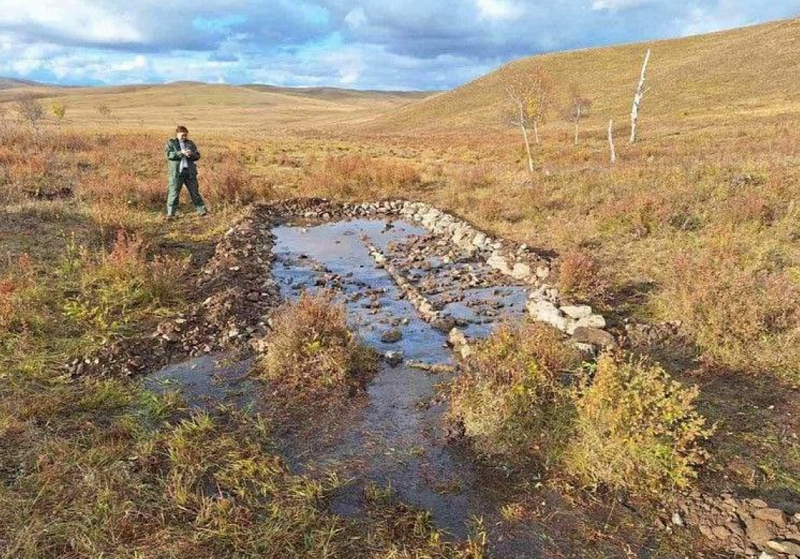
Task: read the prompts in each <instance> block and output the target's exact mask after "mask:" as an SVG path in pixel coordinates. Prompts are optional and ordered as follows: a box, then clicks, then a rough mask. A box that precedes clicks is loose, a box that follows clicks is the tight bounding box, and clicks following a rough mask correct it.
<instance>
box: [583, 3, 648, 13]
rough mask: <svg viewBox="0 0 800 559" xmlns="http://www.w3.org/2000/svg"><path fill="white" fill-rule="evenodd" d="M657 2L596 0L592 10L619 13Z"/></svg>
mask: <svg viewBox="0 0 800 559" xmlns="http://www.w3.org/2000/svg"><path fill="white" fill-rule="evenodd" d="M654 1H655V0H594V2H592V10H594V11H596V12H619V11H621V10H630V9H632V8H639V7H641V6H646V5H647V4H653V3H654Z"/></svg>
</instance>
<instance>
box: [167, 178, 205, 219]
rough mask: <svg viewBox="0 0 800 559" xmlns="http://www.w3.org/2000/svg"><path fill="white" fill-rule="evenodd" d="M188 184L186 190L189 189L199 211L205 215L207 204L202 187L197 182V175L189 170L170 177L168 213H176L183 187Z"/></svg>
mask: <svg viewBox="0 0 800 559" xmlns="http://www.w3.org/2000/svg"><path fill="white" fill-rule="evenodd" d="M183 185H186V190H188V191H189V196H191V198H192V203H193V204H194V207H195V209H196V210H197V213H199V214H200V215H203V214H205V213H206V205H205V203H204V202H203V197H202V196H200V187H199V186H198V184H197V175H195V174H190V173H189V172H188V171H186V170H184V171H181V172H180V173H179V174H178V175H172V176H171V177H170V178H169V192H168V193H167V215H175V212H177V211H178V200H179V199H180V196H181V188H182V187H183Z"/></svg>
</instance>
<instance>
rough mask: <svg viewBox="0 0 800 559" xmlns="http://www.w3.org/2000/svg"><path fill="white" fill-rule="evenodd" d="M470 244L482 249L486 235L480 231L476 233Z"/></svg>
mask: <svg viewBox="0 0 800 559" xmlns="http://www.w3.org/2000/svg"><path fill="white" fill-rule="evenodd" d="M472 244H473V245H475V246H476V247H478V248H483V246H484V245H485V244H486V234H485V233H481V232H480V231H479V232H478V233H476V234H475V238H474V239H472Z"/></svg>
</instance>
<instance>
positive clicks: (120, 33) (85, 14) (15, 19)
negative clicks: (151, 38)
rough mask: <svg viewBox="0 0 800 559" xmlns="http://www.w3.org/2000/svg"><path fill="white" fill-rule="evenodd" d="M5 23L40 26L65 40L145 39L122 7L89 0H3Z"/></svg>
mask: <svg viewBox="0 0 800 559" xmlns="http://www.w3.org/2000/svg"><path fill="white" fill-rule="evenodd" d="M0 14H2V23H3V26H13V27H16V28H39V29H42V30H46V31H47V32H48V33H50V34H52V35H54V36H59V37H62V38H65V39H80V40H82V41H88V42H94V43H100V44H113V43H137V42H141V41H142V40H143V38H144V37H143V34H142V32H141V30H139V29H137V28H136V27H134V26H132V25H130V23H129V22H128V21H126V20H127V18H126V17H125V14H124V12H123V11H122V10H119V9H115V8H113V7H103V6H99V5H97V4H96V3H90V2H88V1H86V0H37V1H36V2H25V1H18V0H0Z"/></svg>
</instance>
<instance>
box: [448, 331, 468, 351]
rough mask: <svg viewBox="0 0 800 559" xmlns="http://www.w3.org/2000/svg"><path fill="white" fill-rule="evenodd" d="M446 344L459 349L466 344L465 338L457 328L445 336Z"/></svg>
mask: <svg viewBox="0 0 800 559" xmlns="http://www.w3.org/2000/svg"><path fill="white" fill-rule="evenodd" d="M447 343H448V344H450V345H451V346H452V347H460V346H462V345H465V344H466V343H467V337H466V336H465V335H464V332H462V331H461V330H459V329H458V328H453V329H452V330H450V333H449V334H448V335H447Z"/></svg>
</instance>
